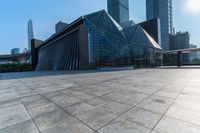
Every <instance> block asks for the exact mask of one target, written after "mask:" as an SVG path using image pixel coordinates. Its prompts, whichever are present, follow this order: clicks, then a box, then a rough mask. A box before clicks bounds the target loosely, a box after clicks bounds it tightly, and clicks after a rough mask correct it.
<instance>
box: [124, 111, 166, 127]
mask: <svg viewBox="0 0 200 133" xmlns="http://www.w3.org/2000/svg"><path fill="white" fill-rule="evenodd" d="M122 117H123V118H125V119H128V120H130V121H132V122H134V123H137V124H139V125H142V126H144V127H148V128H150V129H152V128H153V127H154V126H155V125H156V123H157V122H158V121H159V119H160V118H161V117H162V114H158V113H154V112H151V111H148V110H145V109H140V108H133V109H131V110H130V111H129V112H127V113H126V114H124V115H123V116H122Z"/></svg>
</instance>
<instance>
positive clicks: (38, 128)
mask: <svg viewBox="0 0 200 133" xmlns="http://www.w3.org/2000/svg"><path fill="white" fill-rule="evenodd" d="M15 91H16V90H15ZM19 100H20V102H21V103H22V104H23V106H24V103H23V101H22V100H21V98H19ZM24 108H25V109H26V112H27V113H28V114H29V116H30V118H31V120H32V121H33V123H34V124H35V126H36V128H37V130H38V132H39V133H41V131H40V129H39V127H38V126H37V125H36V122H35V120H34V119H33V117H32V116H31V114H30V113H29V111H28V109H27V108H26V106H24Z"/></svg>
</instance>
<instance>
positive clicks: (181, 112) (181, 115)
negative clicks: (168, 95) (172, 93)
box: [166, 106, 200, 125]
mask: <svg viewBox="0 0 200 133" xmlns="http://www.w3.org/2000/svg"><path fill="white" fill-rule="evenodd" d="M166 115H167V116H170V117H173V118H176V119H179V120H183V121H188V122H191V123H194V124H197V125H200V112H196V111H191V110H187V109H183V108H180V107H175V106H172V107H170V109H169V110H168V111H167V113H166Z"/></svg>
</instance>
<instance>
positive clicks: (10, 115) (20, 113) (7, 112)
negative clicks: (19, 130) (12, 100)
mask: <svg viewBox="0 0 200 133" xmlns="http://www.w3.org/2000/svg"><path fill="white" fill-rule="evenodd" d="M0 114H1V115H0V129H2V128H6V127H9V126H12V125H15V124H17V123H21V122H24V121H27V120H29V119H31V118H30V116H29V114H28V113H27V111H26V109H25V108H24V106H23V105H17V106H12V107H8V108H3V109H0Z"/></svg>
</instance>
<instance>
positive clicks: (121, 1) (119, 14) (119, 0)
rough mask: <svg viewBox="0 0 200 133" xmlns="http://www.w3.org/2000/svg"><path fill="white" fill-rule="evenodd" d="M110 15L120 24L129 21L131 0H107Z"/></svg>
mask: <svg viewBox="0 0 200 133" xmlns="http://www.w3.org/2000/svg"><path fill="white" fill-rule="evenodd" d="M107 6H108V13H109V14H110V15H111V16H112V17H113V18H114V19H115V21H117V22H118V23H119V24H120V23H123V22H127V21H129V0H107Z"/></svg>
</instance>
